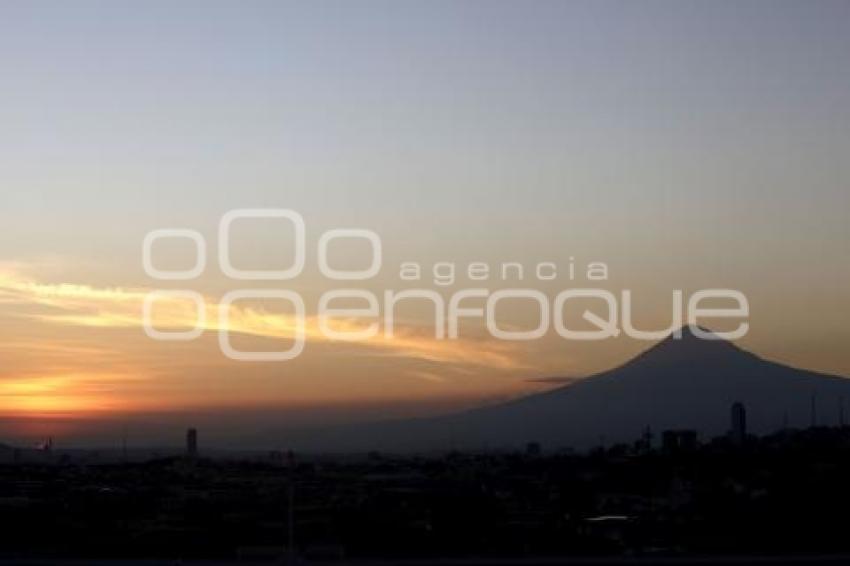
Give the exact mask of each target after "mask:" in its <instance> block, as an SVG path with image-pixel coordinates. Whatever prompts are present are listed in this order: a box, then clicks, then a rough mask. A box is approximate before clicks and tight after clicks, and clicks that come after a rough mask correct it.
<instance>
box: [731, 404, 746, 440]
mask: <svg viewBox="0 0 850 566" xmlns="http://www.w3.org/2000/svg"><path fill="white" fill-rule="evenodd" d="M729 436H730V438H731V439H732V442H733V443H734V444H736V445H738V446H740V445H741V444H743V443H744V440H746V438H747V409H746V408H745V407H744V404H743V403H735V404H733V405H732V429H731V430H730V431H729Z"/></svg>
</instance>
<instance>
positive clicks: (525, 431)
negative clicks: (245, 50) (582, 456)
mask: <svg viewBox="0 0 850 566" xmlns="http://www.w3.org/2000/svg"><path fill="white" fill-rule="evenodd" d="M813 398H814V399H815V400H816V414H817V417H818V423H819V424H836V423H837V422H838V420H839V416H838V415H839V407H840V405H841V404H843V401H844V399H845V398H846V399H847V400H848V401H850V380H847V379H844V378H840V377H835V376H829V375H824V374H819V373H815V372H809V371H805V370H799V369H795V368H791V367H788V366H783V365H781V364H777V363H774V362H770V361H766V360H763V359H761V358H759V357H758V356H755V355H753V354H751V353H749V352H746V351H744V350H741V349H740V348H738V347H737V346H735V345H734V344H732V343H730V342H726V341H721V340H701V339H698V338H696V337H694V336H693V335H692V334H691V333H690V331H689V330H687V329H685V331H684V332H683V336H682V338H681V339H673V338H672V337H670V338H667V339H666V340H664V341H662V342H660V343H659V344H657V345H655V346H653V347H652V348H650V349H649V350H647V351H645V352H644V353H642V354H640V355H638V356H637V357H635V358H634V359H632V360H631V361H629V362H628V363H626V364H625V365H623V366H620V367H618V368H615V369H612V370H609V371H607V372H604V373H601V374H598V375H596V376H593V377H589V378H587V379H583V380H581V381H579V382H577V383H573V384H569V385H566V386H563V387H559V388H557V389H555V390H552V391H548V392H545V393H540V394H536V395H531V396H528V397H524V398H522V399H518V400H515V401H511V402H508V403H504V404H500V405H495V406H491V407H484V408H480V409H474V410H471V411H467V412H464V413H460V414H456V415H449V416H444V417H436V418H428V419H416V420H401V421H386V422H380V423H370V424H366V425H359V426H354V427H347V428H346V429H344V430H342V429H340V430H335V431H324V432H322V433H318V432H314V433H313V434H311V435H310V438H309V439H302V442H297V444H302V443H303V441H304V440H307V443H306V444H307V445H306V446H304V447H314V448H323V449H347V450H365V449H382V450H401V451H409V450H430V449H437V450H439V449H451V448H457V449H463V448H484V447H490V448H497V447H516V446H522V445H524V444H525V443H526V442H529V441H538V442H541V443H543V444H544V445H545V446H549V447H556V446H573V447H576V448H587V447H590V446H593V445H597V444H599V443H600V442H601V441H604V442H606V443H612V442H621V441H624V442H630V441H633V440H635V439H637V438H638V437H639V436H640V434H641V432H642V431H643V430H644V428H645V427H646V426H650V427H651V428H652V429H653V430H654V431H655V432H656V433H657V432H660V431H662V430H666V429H672V428H679V429H681V428H689V429H695V430H697V431H698V432H699V433H700V435H701V436H702V437H703V438H708V437H712V436H716V435H720V434H723V433H725V432H726V431H727V430H728V429H729V419H730V417H729V414H730V407H731V405H732V403H734V402H736V401H741V402H743V403H744V404H745V406H746V408H747V413H748V422H749V427H750V430H751V431H752V432H755V433H766V432H771V431H774V430H777V429H779V428H781V427H782V426H783V424H784V422H785V421H787V423H788V424H789V425H790V426H796V427H803V426H808V425H809V423H810V419H811V403H812V399H813ZM848 414H849V415H850V413H848ZM293 440H294V439H293Z"/></svg>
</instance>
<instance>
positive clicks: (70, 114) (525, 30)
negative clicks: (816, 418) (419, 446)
mask: <svg viewBox="0 0 850 566" xmlns="http://www.w3.org/2000/svg"><path fill="white" fill-rule="evenodd" d="M848 61H850V2H847V1H818V0H815V1H795V2H789V1H743V2H714V1H701V2H694V1H669V2H658V1H654V2H649V1H641V2H625V1H620V2H604V1H599V2H532V3H527V2H430V1H429V2H418V3H414V2H304V3H290V2H135V3H134V2H73V3H72V2H0V71H2V72H0V102H1V103H0V187H2V188H0V205H2V207H1V208H0V218H2V222H3V232H4V237H3V238H2V239H0V261H2V262H4V263H6V264H9V265H15V266H16V267H15V269H16V270H18V271H23V272H25V273H26V274H27V276H28V277H33V278H35V279H37V280H39V281H43V282H45V283H61V282H73V283H79V284H87V285H92V286H95V287H104V286H122V287H143V286H147V285H152V282H151V281H149V280H148V279H147V278H146V277H145V276H144V274H143V272H142V269H141V262H140V257H139V256H140V254H139V249H140V242H141V239H142V237H143V236H144V234H145V233H146V232H147V231H148V230H151V229H153V228H158V227H173V226H189V227H193V228H197V229H199V230H201V231H202V232H204V233H205V234H207V235H209V236H210V237H211V238H212V237H213V235H214V233H215V232H214V229H215V226H216V222H217V221H218V218H219V217H220V215H221V214H222V213H223V212H224V211H226V210H228V209H231V208H235V207H246V206H249V207H250V206H280V207H288V208H294V209H296V210H299V211H300V212H301V213H302V214H303V215H304V217H305V219H306V220H307V222H308V226H309V228H310V238H311V241H312V242H314V241H315V239H316V238H317V235H318V233H319V232H320V231H322V230H325V229H328V228H333V227H338V226H362V227H367V228H371V229H374V230H376V231H378V232H379V233H380V234H381V236H382V237H383V239H384V243H385V246H386V253H387V258H388V263H387V265H388V270H389V273H388V275H386V277H385V278H384V279H382V281H381V283H382V284H383V285H385V286H386V285H389V284H390V283H388V282H391V281H393V280H394V275H393V271H392V269H391V266H392V263H391V262H392V261H397V260H402V259H410V260H420V261H434V260H437V259H441V260H453V261H459V262H462V261H470V260H478V259H480V260H486V261H492V262H499V261H511V260H517V259H519V260H522V261H526V262H529V263H532V262H534V261H541V260H553V261H559V262H563V261H565V260H566V259H567V258H569V257H570V256H575V257H576V258H577V259H578V260H579V261H587V260H593V259H597V260H602V261H606V262H607V263H608V264H609V265H610V267H611V270H612V275H613V278H612V283H611V285H612V286H613V287H617V288H621V287H631V288H635V289H638V290H643V291H645V292H647V293H653V292H655V293H658V294H659V296H660V297H663V296H664V295H663V293H665V292H668V291H669V290H670V289H673V288H696V287H711V286H724V287H733V288H740V289H742V290H744V291H745V292H747V294H748V296H749V297H750V300H751V303H752V308H753V317H752V326H753V331H752V333H751V335H750V336H749V337H748V339H747V340H748V341H747V342H746V345H748V346H750V347H753V349H755V350H757V351H759V352H761V353H764V354H766V355H771V356H773V357H777V358H780V359H782V360H783V361H788V362H791V363H795V364H797V365H806V366H809V367H816V368H817V369H822V370H826V371H834V372H838V373H844V374H848V373H850V358H848V356H847V354H846V345H847V341H848V338H850V330H848V329H847V328H846V312H847V308H848V306H850V292H848V290H847V287H848V286H847V284H846V283H847V280H848V275H850V267H848V266H850V262H848V260H850V253H848V242H850V228H848V213H849V212H850V187H848V179H849V178H850V160H848V159H847V157H848V156H850V65H848ZM260 247H261V248H262V246H260ZM268 247H269V249H270V250H273V249H274V243H273V241H272V240H271V239H269V241H268ZM263 249H264V248H263ZM270 253H272V252H270ZM312 284H313V281H312V280H308V281H307V282H306V283H304V285H305V286H308V287H309V286H311V285H312ZM206 285H207V286H208V289H209V290H210V292H213V291H217V290H221V282H220V281H218V280H217V279H216V277H215V276H214V275H211V276H210V278H209V280H208V281H207V282H206ZM560 286H561V287H563V286H564V285H563V284H561V285H560ZM653 300H655V302H656V303H657V302H658V301H657V300H656V299H653ZM662 302H663V301H662ZM0 307H2V305H0ZM648 316H649V318H650V319H652V318H653V316H655V315H654V314H652V313H650V314H649V315H648ZM657 316H658V319H659V320H663V317H664V314H663V312H661V313H660V314H658V315H657ZM9 320H13V319H12V318H9ZM14 320H18V319H17V318H15V319H14ZM15 324H17V323H15ZM7 327H8V326H7ZM15 328H16V329H18V326H15ZM16 331H18V330H16ZM28 332H29V334H28V336H30V337H31V338H32V339H37V338H38V337H39V336H40V335H41V334H40V333H42V332H43V333H45V336H46V335H47V333H46V331H44V330H42V329H39V328H37V327H29V328H28ZM50 336H53V334H50ZM53 337H54V338H55V336H53ZM122 340H123V339H122ZM127 340H129V339H127ZM612 348H613V347H612ZM623 348H625V349H620V350H618V349H616V348H614V349H613V350H612V351H611V353H610V355H607V356H600V355H599V352H598V351H597V350H593V351H592V352H584V353H583V352H582V351H575V352H570V354H569V356H565V357H563V358H561V357H559V356H561V354H559V352H561V351H562V349H563V345H562V344H558V343H553V344H551V345H550V346H549V347H548V350H547V353H546V354H545V355H542V354H541V359H543V360H545V362H542V366H541V367H540V368H537V369H536V371H538V372H540V373H548V372H558V371H560V370H561V369H563V370H564V371H568V372H576V373H586V372H588V371H592V370H596V369H601V368H603V367H606V366H608V365H610V364H611V363H614V362H617V361H621V360H622V359H623V357H624V356H625V355H626V353H627V352H633V351H634V350H635V348H634V347H631V349H630V348H627V347H623ZM21 363H22V362H21ZM12 365H13V366H15V363H13V364H12ZM320 367H321V366H320ZM13 369H15V368H14V367H13ZM372 370H374V368H371V370H370V371H372ZM9 371H11V370H9ZM222 371H224V370H222ZM228 371H229V370H228ZM363 371H364V373H366V370H363ZM428 371H437V372H439V368H436V369H435V368H429V370H428ZM225 373H226V372H225ZM28 375H29V374H28ZM517 376H519V374H518V373H517V374H516V375H515V377H517ZM517 378H518V377H517ZM458 379H460V378H458ZM475 384H476V387H481V382H479V381H476V382H475ZM305 387H306V386H305ZM485 389H486V388H485ZM482 390H483V389H482ZM474 391H478V389H475V387H472V388H470V389H469V390H465V393H467V394H471V393H470V392H474ZM445 394H446V396H449V397H451V396H452V395H454V393H453V392H452V391H449V392H447V393H445ZM320 397H321V396H318V395H317V396H315V398H316V399H320Z"/></svg>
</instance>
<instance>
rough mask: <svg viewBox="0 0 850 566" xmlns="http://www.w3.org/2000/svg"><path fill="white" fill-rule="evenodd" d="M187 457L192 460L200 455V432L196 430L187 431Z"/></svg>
mask: <svg viewBox="0 0 850 566" xmlns="http://www.w3.org/2000/svg"><path fill="white" fill-rule="evenodd" d="M186 455H187V456H188V457H190V458H194V457H195V456H197V455H198V431H197V430H196V429H194V428H190V429H189V430H187V431H186Z"/></svg>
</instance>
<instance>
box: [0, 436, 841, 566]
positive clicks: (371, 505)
mask: <svg viewBox="0 0 850 566" xmlns="http://www.w3.org/2000/svg"><path fill="white" fill-rule="evenodd" d="M686 440H687V439H686ZM848 512H850V429H847V428H844V429H838V428H832V429H827V428H821V429H811V430H807V431H801V432H786V433H783V434H779V435H775V436H772V437H769V438H764V439H759V440H756V439H749V440H748V441H747V442H746V444H745V445H743V446H733V445H732V444H731V443H730V442H728V441H727V440H725V439H723V440H717V441H714V442H712V443H709V444H706V445H694V444H692V443H690V442H685V443H684V444H680V445H678V446H673V445H669V446H668V447H667V448H666V449H664V448H656V449H648V448H647V447H646V445H643V444H641V443H637V444H636V445H635V446H616V447H611V448H609V449H607V450H598V451H596V452H594V453H592V454H587V455H574V454H570V453H566V452H561V453H551V454H550V453H547V452H545V451H541V450H539V449H538V447H536V446H530V447H529V450H528V451H526V452H524V453H489V454H449V455H446V456H442V457H427V458H426V457H417V458H414V457H405V458H403V457H391V456H382V455H378V454H373V455H370V456H368V457H362V458H346V459H331V458H300V457H298V458H287V457H279V456H278V455H270V457H269V458H267V459H265V460H264V461H254V462H237V461H222V460H216V461H212V460H204V459H182V458H171V459H164V460H155V461H150V462H146V463H133V464H120V463H116V464H97V465H92V464H82V463H75V461H74V460H73V459H71V460H68V459H61V458H57V459H54V461H51V462H42V463H34V462H29V463H27V462H18V463H14V464H5V465H2V466H0V563H9V564H21V563H24V562H22V560H30V561H31V562H29V563H31V564H41V563H46V562H44V561H53V560H57V559H78V560H79V562H78V563H80V564H97V563H102V564H132V563H134V562H132V561H129V560H130V559H146V560H153V561H154V562H148V563H151V564H173V563H175V561H178V560H187V561H189V560H191V561H195V560H203V561H208V562H209V563H211V564H212V563H229V562H233V561H243V562H254V561H258V562H262V561H277V562H291V563H303V562H335V561H337V562H338V561H345V562H352V563H362V564H373V563H379V564H389V563H398V561H401V560H403V561H404V562H405V563H407V564H411V565H413V564H444V565H450V564H458V565H461V564H465V565H470V566H471V565H484V564H529V565H530V564H600V565H604V564H624V563H637V564H671V565H673V564H698V563H725V564H751V563H759V564H810V563H817V562H820V563H850V560H848V558H847V557H848V556H850V536H847V526H846V525H847V522H846V521H847V515H848ZM565 556H568V557H570V558H555V557H565ZM777 557H782V558H777ZM125 560H128V561H127V562H125ZM98 561H102V562H98ZM143 563H145V562H139V564H143Z"/></svg>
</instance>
